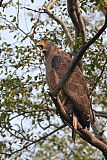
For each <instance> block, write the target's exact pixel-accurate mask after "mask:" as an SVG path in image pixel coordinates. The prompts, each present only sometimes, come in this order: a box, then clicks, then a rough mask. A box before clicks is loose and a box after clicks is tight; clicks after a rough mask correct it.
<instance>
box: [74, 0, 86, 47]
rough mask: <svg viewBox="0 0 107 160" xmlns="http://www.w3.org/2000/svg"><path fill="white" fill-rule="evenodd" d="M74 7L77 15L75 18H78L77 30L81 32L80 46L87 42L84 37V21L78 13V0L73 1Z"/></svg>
mask: <svg viewBox="0 0 107 160" xmlns="http://www.w3.org/2000/svg"><path fill="white" fill-rule="evenodd" d="M75 1H76V2H75V6H76V14H77V18H78V22H79V28H80V32H81V36H82V44H83V45H84V44H85V43H86V42H87V37H86V27H85V23H84V20H83V18H82V16H81V13H80V7H79V5H80V2H79V0H75Z"/></svg>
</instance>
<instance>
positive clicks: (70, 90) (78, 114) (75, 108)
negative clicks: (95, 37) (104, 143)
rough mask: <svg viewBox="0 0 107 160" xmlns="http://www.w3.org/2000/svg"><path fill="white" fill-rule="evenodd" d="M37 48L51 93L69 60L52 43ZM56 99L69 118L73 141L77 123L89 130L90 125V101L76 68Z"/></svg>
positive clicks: (43, 41) (82, 79)
mask: <svg viewBox="0 0 107 160" xmlns="http://www.w3.org/2000/svg"><path fill="white" fill-rule="evenodd" d="M38 46H39V47H40V48H41V49H42V52H43V53H44V55H45V60H46V79H47V82H48V85H49V89H50V91H52V90H53V89H54V88H55V87H56V85H57V84H58V82H59V80H60V79H61V78H62V76H63V74H64V72H65V71H66V69H67V66H68V65H69V63H70V62H71V58H70V56H69V55H68V54H66V53H65V52H64V51H62V50H61V49H59V48H58V47H57V46H56V45H55V44H54V43H53V42H49V41H47V40H41V41H40V42H39V44H38ZM57 98H58V101H60V103H61V105H62V106H63V109H64V111H65V112H66V113H67V115H68V116H69V117H71V120H72V123H71V124H69V125H72V127H73V134H72V137H73V140H75V131H76V129H77V123H78V122H79V123H80V124H81V126H82V127H83V128H89V125H90V121H89V120H90V101H89V98H88V93H87V87H86V83H85V80H84V77H83V74H82V73H81V70H80V69H79V67H78V66H77V67H76V68H75V70H74V72H73V74H72V75H71V77H70V78H69V80H68V81H67V82H66V84H65V85H64V87H63V89H62V90H61V91H60V92H59V93H58V95H57ZM65 121H66V119H65Z"/></svg>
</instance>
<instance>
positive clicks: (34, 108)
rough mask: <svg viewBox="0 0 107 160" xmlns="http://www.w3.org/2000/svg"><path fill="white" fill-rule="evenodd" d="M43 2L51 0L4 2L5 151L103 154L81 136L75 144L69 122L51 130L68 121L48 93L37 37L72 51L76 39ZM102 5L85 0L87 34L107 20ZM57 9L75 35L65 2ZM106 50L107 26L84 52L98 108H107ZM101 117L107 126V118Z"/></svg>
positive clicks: (50, 155) (76, 156) (1, 136)
mask: <svg viewBox="0 0 107 160" xmlns="http://www.w3.org/2000/svg"><path fill="white" fill-rule="evenodd" d="M44 3H48V1H44V0H41V1H39V0H31V1H30V0H28V1H26V0H23V1H19V0H18V1H17V0H14V1H11V0H10V1H6V2H5V1H3V4H2V7H1V8H0V35H1V36H0V39H1V42H0V157H1V159H10V160H11V159H17V160H18V159H20V160H21V159H26V160H30V159H32V160H33V159H39V160H43V159H46V160H48V159H49V160H50V159H51V160H55V159H56V160H57V159H61V160H65V159H67V160H71V159H73V160H85V159H87V160H88V159H89V160H91V159H96V160H98V159H99V160H101V159H103V158H102V155H101V153H100V152H99V151H98V150H97V149H96V148H94V147H92V146H90V145H89V144H87V143H86V142H85V141H83V140H82V139H80V137H79V136H77V139H76V144H75V145H74V144H73V143H72V138H71V133H72V131H71V129H70V128H69V127H65V128H63V129H60V130H58V131H57V132H55V133H53V134H52V135H51V136H50V137H48V135H47V134H49V133H51V132H52V131H54V130H57V129H58V127H60V126H61V125H62V124H63V123H62V121H61V120H60V117H59V116H58V115H57V114H56V111H55V106H54V105H53V103H52V101H51V99H50V98H49V95H48V86H47V83H46V78H45V65H44V57H43V55H42V53H40V51H39V50H38V49H37V47H36V43H37V42H38V40H39V39H41V38H43V37H46V38H48V39H50V40H52V41H54V42H55V43H56V44H57V45H58V46H59V47H61V48H63V49H64V50H65V51H67V52H70V54H72V52H73V47H74V44H72V45H71V46H69V45H68V44H67V39H66V36H65V34H64V31H63V30H62V28H61V26H60V25H59V24H57V23H56V22H55V21H54V20H53V19H51V18H50V17H48V16H47V15H46V14H45V13H42V12H43V4H44ZM99 6H101V5H100V3H99V2H97V4H96V3H95V1H92V0H81V13H82V15H83V17H84V20H85V23H86V28H87V36H88V39H90V38H92V37H93V35H95V33H96V32H97V31H98V30H99V28H100V27H101V26H102V24H103V23H104V16H103V13H102V12H101V11H100V7H99ZM28 8H30V9H32V10H29V9H28ZM33 10H34V11H33ZM52 10H53V12H54V13H55V14H56V15H57V16H59V17H60V18H61V19H63V21H64V22H65V23H66V24H67V27H68V28H69V31H70V33H71V35H72V38H73V39H75V34H74V27H73V24H72V22H71V20H70V18H69V16H68V12H67V7H66V2H65V1H64V0H60V1H58V2H57V3H56V5H55V6H54V7H53V9H52ZM76 49H77V50H78V48H76ZM106 53H107V40H106V32H104V33H103V34H102V36H100V38H99V39H98V40H97V41H96V42H95V43H94V44H93V45H92V46H91V47H90V49H89V50H88V51H87V52H86V54H85V55H84V57H83V62H84V63H83V66H84V75H85V78H86V81H87V84H88V87H89V89H90V92H91V97H92V104H93V108H94V109H95V110H105V111H107V107H106V106H107V98H106V97H107V89H106V87H107V74H106V73H107V63H106V61H107V54H106ZM99 76H100V79H99V78H98V77H99ZM98 120H99V122H100V123H101V125H102V126H103V129H104V131H106V129H107V126H106V121H105V120H104V119H101V118H99V119H98ZM105 133H107V132H105ZM46 135H47V138H45V136H46ZM41 137H43V138H41Z"/></svg>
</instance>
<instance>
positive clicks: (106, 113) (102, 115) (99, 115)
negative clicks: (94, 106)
mask: <svg viewBox="0 0 107 160" xmlns="http://www.w3.org/2000/svg"><path fill="white" fill-rule="evenodd" d="M93 111H94V112H95V115H96V116H97V117H103V118H107V112H103V111H95V110H93Z"/></svg>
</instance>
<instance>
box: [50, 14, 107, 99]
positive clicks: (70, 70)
mask: <svg viewBox="0 0 107 160" xmlns="http://www.w3.org/2000/svg"><path fill="white" fill-rule="evenodd" d="M106 27H107V14H106V16H105V23H104V25H103V27H102V28H101V29H100V30H99V31H98V33H97V34H96V35H95V36H94V37H93V38H92V39H91V40H90V41H89V42H87V43H86V44H85V45H84V46H83V47H82V48H81V49H80V51H79V52H78V54H76V56H75V57H74V59H73V60H72V62H71V63H70V65H69V66H68V69H67V71H66V72H65V73H64V74H63V77H62V78H61V80H60V81H59V83H58V84H57V86H56V87H55V89H54V90H53V91H52V92H51V94H52V96H56V95H57V94H58V92H59V91H60V90H61V89H62V88H63V87H64V85H65V83H66V81H67V80H68V79H69V78H70V76H71V74H72V73H73V71H74V69H75V68H76V66H77V64H78V63H79V61H80V60H81V58H82V56H83V55H84V53H85V52H86V50H87V49H88V48H89V47H90V46H91V45H92V44H93V43H94V42H95V41H96V40H97V39H98V38H99V36H100V35H101V34H102V33H103V31H104V30H105V29H106Z"/></svg>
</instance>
